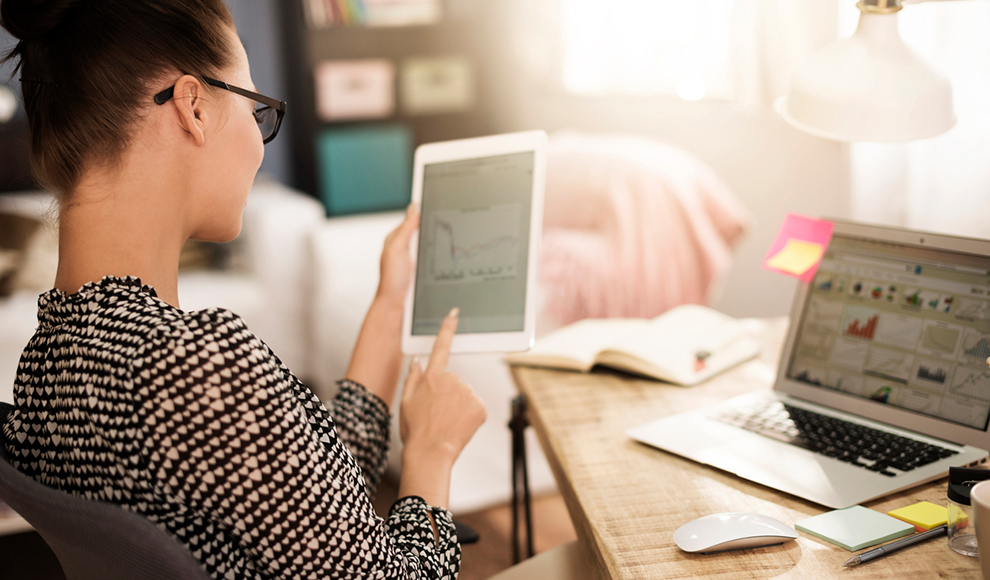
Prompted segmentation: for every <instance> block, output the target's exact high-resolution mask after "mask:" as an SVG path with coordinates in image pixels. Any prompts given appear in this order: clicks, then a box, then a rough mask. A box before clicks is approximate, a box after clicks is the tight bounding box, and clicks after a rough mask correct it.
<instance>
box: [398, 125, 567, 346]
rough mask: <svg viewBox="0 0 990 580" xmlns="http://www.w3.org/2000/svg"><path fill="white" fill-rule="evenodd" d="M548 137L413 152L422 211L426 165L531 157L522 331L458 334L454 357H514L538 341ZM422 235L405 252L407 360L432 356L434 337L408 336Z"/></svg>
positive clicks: (514, 136) (485, 140)
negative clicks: (408, 273) (408, 267)
mask: <svg viewBox="0 0 990 580" xmlns="http://www.w3.org/2000/svg"><path fill="white" fill-rule="evenodd" d="M547 144H548V137H547V134H546V132H544V131H526V132H523V133H510V134H507V135H493V136H489V137H477V138H473V139H461V140H457V141H445V142H442V143H429V144H425V145H420V146H419V147H417V148H416V155H415V160H414V163H413V191H412V201H413V203H415V204H417V205H418V206H420V207H422V200H423V174H424V168H425V167H426V166H427V165H432V164H435V163H448V162H454V161H465V160H470V159H477V158H479V157H495V156H499V155H510V154H513V153H527V152H532V153H533V183H532V197H531V200H530V204H531V206H530V214H529V215H530V224H529V256H527V268H526V300H525V307H524V317H523V329H522V330H521V331H512V332H478V333H464V334H461V333H458V334H456V335H455V336H454V340H453V343H452V344H451V347H450V351H451V352H452V353H472V352H518V351H524V350H528V349H529V348H531V347H532V346H533V341H534V338H535V336H536V300H537V296H536V281H537V277H538V276H537V273H538V272H537V262H538V258H539V255H540V237H541V234H542V230H543V198H544V188H545V185H546V168H547V161H546V156H547ZM419 237H420V231H417V232H416V234H415V235H414V236H413V238H412V240H411V242H410V244H409V251H410V252H411V254H412V260H413V274H412V280H411V281H410V284H409V291H408V293H407V295H406V304H405V311H404V312H403V318H402V352H403V353H405V354H410V355H418V354H427V353H429V352H431V351H432V350H433V343H434V342H435V341H436V336H435V335H430V336H419V335H413V334H412V318H413V308H414V305H415V304H414V300H415V296H416V278H417V276H418V267H417V263H416V262H417V259H418V256H419Z"/></svg>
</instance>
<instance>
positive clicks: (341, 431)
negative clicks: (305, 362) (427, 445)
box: [279, 361, 390, 498]
mask: <svg viewBox="0 0 990 580" xmlns="http://www.w3.org/2000/svg"><path fill="white" fill-rule="evenodd" d="M279 368H280V369H281V370H282V371H283V372H284V373H285V374H287V375H290V376H291V375H292V374H291V373H290V372H289V370H288V369H287V368H286V367H285V366H284V365H283V364H282V363H281V361H279ZM293 380H294V381H295V383H296V393H297V395H298V400H299V404H300V405H302V407H303V409H304V410H305V411H306V418H307V419H308V420H309V424H310V425H311V426H312V427H313V429H314V430H315V431H316V433H317V435H318V436H319V437H320V441H323V443H324V444H330V442H331V440H332V439H333V436H332V435H331V433H332V432H333V431H336V438H338V439H340V441H343V442H344V445H346V446H347V449H348V451H350V452H351V455H353V456H354V459H355V460H356V461H357V463H358V466H359V467H360V468H361V471H362V473H364V481H365V484H366V487H367V489H368V496H369V497H371V498H374V497H375V493H376V492H377V491H378V484H379V483H381V481H382V476H384V475H385V462H386V459H387V458H388V442H389V427H390V424H389V413H388V405H386V404H385V401H382V400H381V399H380V398H379V397H377V396H375V395H373V394H372V393H371V392H370V391H368V390H367V389H366V388H364V387H363V386H362V385H360V384H358V383H355V382H354V381H350V380H347V379H344V380H341V381H337V387H338V391H337V395H336V396H334V398H333V401H332V402H331V404H330V409H327V407H326V406H324V404H323V403H322V402H321V401H320V399H319V397H317V396H316V395H315V394H314V393H313V392H312V391H310V390H309V389H308V388H306V386H305V385H303V384H302V382H300V381H299V380H298V379H296V378H295V377H294V376H293Z"/></svg>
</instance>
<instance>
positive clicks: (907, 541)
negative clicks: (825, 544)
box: [843, 524, 948, 566]
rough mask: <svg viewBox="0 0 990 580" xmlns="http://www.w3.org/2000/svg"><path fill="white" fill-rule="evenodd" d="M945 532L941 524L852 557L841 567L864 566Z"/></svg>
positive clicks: (945, 528) (944, 526) (946, 527)
mask: <svg viewBox="0 0 990 580" xmlns="http://www.w3.org/2000/svg"><path fill="white" fill-rule="evenodd" d="M946 530H948V526H946V525H944V524H943V525H941V526H939V527H937V528H932V529H930V530H928V531H927V532H921V533H920V534H915V535H913V536H909V537H907V538H904V539H903V540H897V541H896V542H893V543H891V544H887V545H886V546H880V547H879V548H877V549H875V550H870V551H869V552H863V553H862V554H859V555H857V556H853V557H852V558H849V559H848V560H846V563H845V564H843V566H859V565H860V564H865V563H867V562H869V561H870V560H876V559H877V558H879V557H881V556H886V555H887V554H890V553H891V552H896V551H897V550H902V549H904V548H908V547H910V546H913V545H915V544H920V543H921V542H925V541H928V540H930V539H932V538H937V537H939V536H941V535H942V534H944V533H945V532H946Z"/></svg>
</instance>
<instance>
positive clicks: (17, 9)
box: [0, 0, 86, 40]
mask: <svg viewBox="0 0 990 580" xmlns="http://www.w3.org/2000/svg"><path fill="white" fill-rule="evenodd" d="M85 1H86V0H0V25H2V26H3V27H4V28H6V29H7V32H9V33H10V34H12V35H13V36H14V37H15V38H17V39H19V40H31V39H35V38H40V37H42V36H44V35H46V34H48V33H49V32H51V31H52V30H53V29H54V28H55V27H56V26H58V25H59V24H60V23H61V22H62V21H63V20H65V18H66V16H67V14H68V13H69V12H71V11H72V10H73V9H75V8H76V7H78V6H79V5H81V4H82V3H83V2H85Z"/></svg>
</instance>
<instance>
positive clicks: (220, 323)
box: [134, 311, 460, 580]
mask: <svg viewBox="0 0 990 580" xmlns="http://www.w3.org/2000/svg"><path fill="white" fill-rule="evenodd" d="M134 374H135V382H136V386H137V387H138V388H139V389H143V390H144V392H148V393H149V396H148V397H147V398H146V399H145V400H144V401H143V406H142V411H141V413H142V415H143V430H144V432H145V433H144V434H145V437H146V439H145V453H144V456H145V461H146V462H147V466H148V469H149V470H150V472H151V473H152V474H154V476H155V477H154V479H155V481H157V482H158V483H157V484H156V485H157V487H158V489H156V490H155V493H157V494H160V495H162V496H164V497H167V498H168V499H169V501H174V502H175V503H177V504H181V505H183V506H186V508H187V509H188V510H189V512H190V513H191V514H195V515H196V517H201V518H205V519H208V520H209V521H212V522H215V523H216V524H217V525H218V526H219V528H220V531H221V532H222V533H223V534H226V535H227V537H229V538H232V540H233V541H235V542H236V543H237V544H238V545H239V546H240V547H241V548H242V549H243V551H244V552H245V553H246V554H248V555H249V556H250V559H251V562H252V563H253V566H254V567H255V568H256V569H257V572H260V575H261V576H263V577H266V578H285V579H289V578H292V579H296V578H301V579H313V580H315V579H326V578H381V579H404V578H415V579H427V578H431V579H449V580H453V579H454V578H456V575H457V571H458V568H459V565H460V546H459V545H458V543H457V539H456V534H455V531H454V526H453V522H452V520H451V519H450V514H449V512H447V511H446V510H442V509H439V508H431V507H429V506H427V505H426V504H425V503H424V502H423V501H422V500H420V499H418V498H403V499H401V500H399V501H398V502H396V504H395V506H394V507H393V508H392V511H391V513H390V515H389V518H388V520H387V521H386V520H383V519H382V518H379V517H378V516H377V515H376V514H375V511H374V508H373V506H372V504H371V500H370V497H369V495H368V494H367V492H366V490H365V482H364V477H363V474H362V469H361V468H360V467H359V466H358V463H357V462H356V461H355V459H354V457H353V456H352V455H351V453H350V452H349V451H348V449H347V447H345V445H344V443H343V442H342V441H341V439H340V438H339V437H338V435H337V432H336V430H335V429H334V426H333V425H332V424H330V425H329V429H328V430H327V431H326V432H325V433H321V432H320V431H321V430H320V429H315V428H314V426H313V424H312V422H311V420H310V419H309V417H308V416H307V412H306V410H305V409H304V408H303V406H302V405H300V403H299V394H298V392H297V390H296V383H297V382H296V381H295V379H294V377H291V376H287V374H286V373H285V372H283V370H282V368H281V365H280V364H279V363H278V360H277V359H276V358H275V357H274V356H272V355H271V353H270V351H268V349H267V347H265V345H264V344H263V343H262V342H261V341H260V340H259V339H257V338H256V337H255V336H254V335H253V334H252V333H251V332H250V331H248V330H247V329H246V328H245V326H244V324H243V322H242V321H241V320H240V319H239V318H237V317H236V316H234V315H232V314H230V313H226V312H225V311H206V312H204V313H197V316H196V317H194V318H190V319H188V320H187V321H185V327H183V328H173V327H171V326H170V327H163V328H160V329H158V330H156V331H153V332H152V335H151V336H149V337H148V340H147V342H146V346H145V351H144V352H143V356H141V357H138V358H137V360H136V362H135V368H134ZM431 514H432V516H433V519H434V520H435V522H436V525H437V528H438V531H439V537H438V539H434V535H433V529H432V525H431V522H430V517H429V516H430V515H431ZM186 541H187V542H188V543H191V544H194V545H190V547H191V548H192V549H193V551H194V553H196V551H197V550H200V551H202V552H204V553H205V554H209V552H210V549H211V547H216V546H217V544H211V543H210V538H209V537H205V535H204V537H203V538H202V539H201V538H198V537H197V538H193V539H192V540H188V539H187V540H186ZM196 542H202V543H203V544H202V545H201V546H197V545H195V543H196ZM201 561H203V562H204V565H205V566H206V567H207V570H208V571H209V572H211V573H212V574H213V575H214V576H215V577H219V576H222V574H217V572H218V571H217V570H212V569H210V566H209V558H206V557H201Z"/></svg>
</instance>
